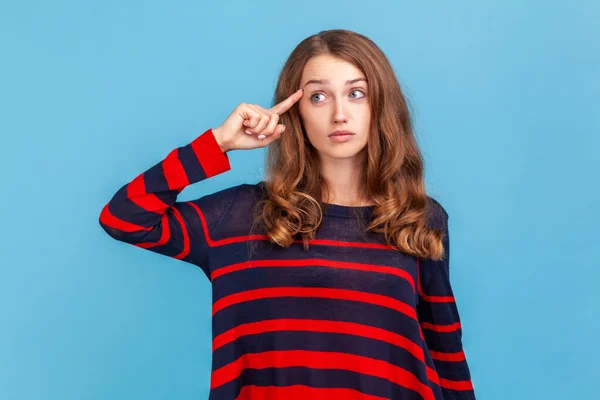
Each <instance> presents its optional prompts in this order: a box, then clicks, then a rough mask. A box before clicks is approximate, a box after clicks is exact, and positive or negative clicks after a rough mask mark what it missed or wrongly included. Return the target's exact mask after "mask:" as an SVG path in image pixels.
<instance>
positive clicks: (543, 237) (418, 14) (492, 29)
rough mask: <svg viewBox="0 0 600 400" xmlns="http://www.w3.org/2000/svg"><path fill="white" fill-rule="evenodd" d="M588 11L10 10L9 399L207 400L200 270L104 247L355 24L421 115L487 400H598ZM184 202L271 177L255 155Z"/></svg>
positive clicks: (421, 7)
mask: <svg viewBox="0 0 600 400" xmlns="http://www.w3.org/2000/svg"><path fill="white" fill-rule="evenodd" d="M599 19H600V5H599V3H598V2H595V1H593V0H589V1H583V0H582V1H569V2H566V1H563V2H559V1H531V0H530V1H523V0H519V1H516V0H510V1H507V0H504V1H493V2H492V1H475V0H472V1H453V2H442V1H440V2H436V1H426V2H407V1H394V2H392V1H389V2H381V1H368V2H366V3H365V2H358V1H348V0H346V1H322V0H320V1H304V2H295V3H284V2H280V1H234V0H229V1H220V2H215V1H213V2H211V4H203V2H201V1H173V0H171V1H162V2H160V1H114V0H113V1H104V2H98V1H23V0H21V1H12V2H9V1H6V0H5V1H2V2H1V4H0V50H1V51H0V132H1V138H2V141H1V148H2V156H1V157H0V171H1V172H0V174H1V177H2V181H1V187H2V189H1V190H2V193H1V196H0V202H1V203H0V205H1V207H2V213H3V216H2V226H3V229H2V231H1V232H2V233H0V236H1V237H0V246H1V247H0V249H1V252H0V255H1V258H0V263H1V271H0V272H1V276H0V399H2V400H34V399H61V400H75V399H77V400H80V399H85V400H100V399H115V400H117V399H119V400H120V399H128V400H129V399H145V400H153V399H182V400H183V399H205V398H206V397H207V394H208V386H209V378H210V364H211V339H210V332H211V324H210V315H211V314H210V312H211V294H210V285H209V281H208V280H207V279H206V277H205V276H204V275H203V273H202V272H201V270H200V269H199V268H197V267H195V266H193V265H191V264H187V263H184V262H181V261H177V260H174V259H169V258H167V257H165V256H161V255H158V254H155V253H152V252H148V251H144V250H141V249H139V248H136V247H133V246H129V245H126V244H124V243H121V242H117V241H114V240H113V239H111V238H110V237H109V236H108V235H106V233H104V231H103V230H102V229H101V228H100V226H99V224H98V215H99V213H100V211H101V209H102V207H103V206H104V204H105V203H106V202H107V201H108V200H109V199H110V197H111V196H112V195H113V193H114V192H116V190H117V189H118V188H119V187H121V186H122V185H123V184H125V183H126V182H128V181H129V180H131V179H133V178H134V177H135V176H136V175H137V174H139V173H140V172H142V171H144V170H145V169H147V168H149V167H150V166H152V165H154V164H155V163H156V162H158V161H159V160H161V159H162V158H163V157H164V156H166V155H167V154H168V152H169V151H170V150H172V149H173V148H175V147H177V146H181V145H184V144H187V143H188V142H190V141H191V140H192V139H194V138H195V137H197V136H198V135H199V134H201V133H202V132H204V130H206V129H207V128H209V127H215V126H217V125H219V124H220V123H221V122H222V121H223V120H224V119H225V118H226V117H227V115H229V113H230V112H231V110H232V109H233V108H234V107H235V106H236V105H237V104H239V103H241V102H249V103H258V104H262V105H264V106H267V105H269V104H270V101H271V98H272V94H273V89H274V86H275V82H276V79H277V74H278V72H279V70H280V69H281V67H282V65H283V63H284V61H285V59H286V57H287V56H288V55H289V53H290V52H291V51H292V49H293V48H294V47H295V46H296V45H297V44H298V43H299V42H300V41H301V40H302V39H304V38H305V37H306V36H309V35H311V34H314V33H317V32H318V31H320V30H323V29H330V28H346V29H351V30H355V31H358V32H360V33H363V34H365V35H367V36H368V37H370V38H371V39H373V40H374V41H375V42H376V43H377V44H378V45H379V46H380V47H381V48H382V49H383V51H384V52H385V53H386V54H387V55H388V57H389V59H390V61H391V62H392V64H393V66H394V68H395V70H396V73H397V75H398V77H399V80H400V82H401V84H402V87H403V88H404V90H405V94H406V96H407V98H408V99H409V101H410V102H411V103H412V105H413V109H414V114H413V117H414V122H415V131H416V134H417V137H418V141H419V144H420V146H421V149H422V152H423V155H424V157H425V163H426V183H427V187H428V193H429V194H430V195H431V196H433V197H435V198H437V199H438V200H439V201H440V202H441V203H442V204H443V205H444V207H445V208H446V210H447V211H448V213H449V214H450V237H451V243H452V251H451V254H452V258H451V261H450V264H451V279H452V284H453V286H454V291H455V295H456V298H457V302H458V305H459V311H460V312H461V317H462V322H463V335H464V336H463V337H464V346H465V352H466V354H467V358H468V360H469V362H470V366H471V372H472V375H473V383H474V386H475V390H476V393H477V394H478V398H479V399H483V400H500V399H502V400H504V399H527V400H530V399H546V400H547V399H580V398H597V396H598V395H597V393H596V391H597V390H596V382H597V380H598V378H600V365H599V360H600V349H599V348H598V338H600V320H599V316H600V315H599V314H600V312H599V311H600V310H599V304H600V291H599V290H598V288H599V286H598V281H599V279H600V261H599V258H598V253H599V250H600V246H599V244H598V232H599V231H598V229H599V228H600V212H599V211H598V203H599V195H600V187H599V180H600V179H599V178H600V163H599V160H600V157H599V156H598V151H599V150H600V140H599V134H600V129H599V128H600V117H599V115H600V113H599V112H598V105H599V104H600V40H599V38H600V25H599V24H598V20H599ZM229 154H230V158H231V163H232V170H231V171H229V172H226V173H224V174H221V175H219V176H216V177H214V178H211V179H210V180H207V181H204V182H200V183H198V184H196V185H192V186H191V187H189V188H188V189H186V190H185V191H184V193H183V194H182V195H181V199H182V200H188V199H192V198H197V197H200V196H202V195H205V194H209V193H212V192H215V191H217V190H221V189H224V188H226V187H229V186H232V185H237V184H240V183H255V182H258V181H259V180H261V179H263V175H262V174H263V158H264V155H265V150H264V149H255V150H251V151H233V152H231V153H229Z"/></svg>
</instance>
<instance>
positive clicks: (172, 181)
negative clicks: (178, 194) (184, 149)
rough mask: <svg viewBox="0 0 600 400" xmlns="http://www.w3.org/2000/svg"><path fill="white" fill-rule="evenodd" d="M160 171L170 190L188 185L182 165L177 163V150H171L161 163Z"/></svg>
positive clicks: (179, 162)
mask: <svg viewBox="0 0 600 400" xmlns="http://www.w3.org/2000/svg"><path fill="white" fill-rule="evenodd" d="M162 169H163V174H164V176H165V179H166V180H167V186H168V187H169V189H170V190H172V189H179V188H184V187H186V186H188V185H189V184H190V181H189V180H188V177H187V175H186V173H185V170H184V169H183V165H181V161H179V149H178V148H177V149H174V150H172V151H171V152H170V153H169V155H167V157H166V158H165V159H164V160H163V161H162Z"/></svg>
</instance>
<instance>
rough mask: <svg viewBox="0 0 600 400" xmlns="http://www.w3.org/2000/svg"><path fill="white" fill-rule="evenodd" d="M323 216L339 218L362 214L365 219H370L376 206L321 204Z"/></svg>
mask: <svg viewBox="0 0 600 400" xmlns="http://www.w3.org/2000/svg"><path fill="white" fill-rule="evenodd" d="M321 205H322V210H323V214H325V215H333V216H337V217H353V216H355V215H356V214H359V215H360V214H362V215H363V216H365V217H370V216H371V215H372V213H373V210H374V209H375V206H374V205H370V206H344V205H341V204H334V203H325V202H321Z"/></svg>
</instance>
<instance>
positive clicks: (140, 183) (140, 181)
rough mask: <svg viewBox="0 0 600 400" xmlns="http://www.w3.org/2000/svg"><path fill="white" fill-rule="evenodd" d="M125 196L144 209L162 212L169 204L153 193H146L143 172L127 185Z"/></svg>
mask: <svg viewBox="0 0 600 400" xmlns="http://www.w3.org/2000/svg"><path fill="white" fill-rule="evenodd" d="M127 198H128V199H129V200H131V201H132V202H134V203H135V204H137V205H138V206H140V207H141V208H143V209H144V210H145V211H153V212H156V213H159V214H163V213H164V212H165V211H166V210H167V208H169V205H168V204H166V203H165V202H163V201H162V200H161V199H159V198H158V197H157V196H156V195H155V194H154V193H146V186H145V184H144V176H143V174H142V175H139V176H138V177H137V178H135V179H134V180H133V181H131V182H130V183H129V185H127Z"/></svg>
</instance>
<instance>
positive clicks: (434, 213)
mask: <svg viewBox="0 0 600 400" xmlns="http://www.w3.org/2000/svg"><path fill="white" fill-rule="evenodd" d="M427 222H428V225H429V226H431V227H433V228H438V229H443V228H445V227H446V226H447V225H448V212H447V211H446V209H445V208H444V207H443V206H442V204H441V202H440V201H439V200H438V199H436V198H434V197H432V196H429V195H428V196H427Z"/></svg>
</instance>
